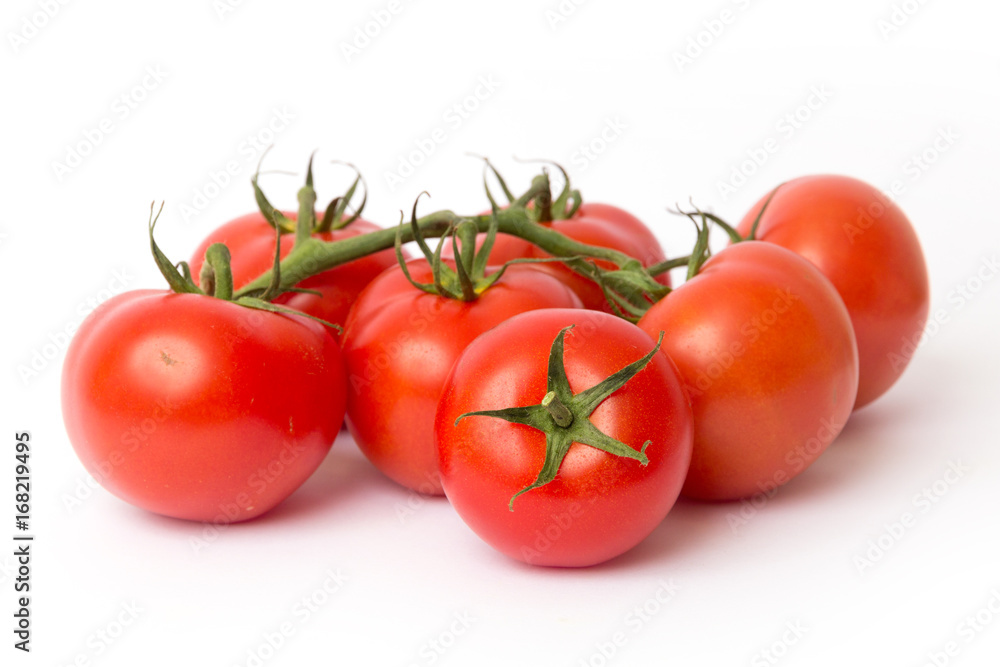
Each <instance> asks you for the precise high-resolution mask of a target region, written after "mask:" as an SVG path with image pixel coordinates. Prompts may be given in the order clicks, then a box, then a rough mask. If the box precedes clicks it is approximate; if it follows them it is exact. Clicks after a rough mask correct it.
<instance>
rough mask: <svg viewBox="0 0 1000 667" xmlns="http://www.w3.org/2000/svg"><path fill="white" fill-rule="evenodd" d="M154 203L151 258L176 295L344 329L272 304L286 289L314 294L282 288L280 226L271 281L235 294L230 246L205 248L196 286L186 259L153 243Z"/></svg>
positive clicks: (277, 232) (214, 244)
mask: <svg viewBox="0 0 1000 667" xmlns="http://www.w3.org/2000/svg"><path fill="white" fill-rule="evenodd" d="M154 206H155V204H151V205H150V207H149V245H150V249H151V250H152V252H153V259H154V261H155V262H156V266H157V267H158V268H159V269H160V273H161V274H163V277H164V278H165V279H166V280H167V284H168V285H169V286H170V289H171V290H173V291H174V292H176V293H178V294H200V295H202V296H207V297H212V298H216V299H222V300H223V301H229V302H230V303H235V304H237V305H239V306H244V307H246V308H255V309H257V310H266V311H268V312H272V313H283V314H285V315H298V316H300V317H307V318H309V319H311V320H316V321H317V322H319V323H321V324H325V325H326V326H328V327H331V328H333V329H336V330H337V332H338V333H340V332H342V331H343V330H342V329H341V327H339V326H338V325H336V324H332V323H330V322H327V321H326V320H321V319H319V318H318V317H313V316H312V315H307V314H306V313H303V312H300V311H297V310H293V309H291V308H286V307H284V306H279V305H277V304H274V303H271V300H272V299H274V298H276V297H277V296H279V295H280V294H283V293H285V292H310V293H313V294H316V293H317V292H314V291H313V290H303V289H297V288H282V287H281V230H280V229H279V228H277V227H275V235H276V237H277V244H276V247H275V251H274V266H273V268H272V273H271V281H270V283H269V284H268V285H267V287H265V288H261V289H256V290H252V291H250V292H248V293H246V294H242V295H239V296H237V295H235V294H234V292H233V270H232V265H231V255H230V253H229V248H228V247H226V245H225V244H223V243H213V244H212V245H210V246H209V247H208V249H207V250H206V251H205V263H204V264H203V265H202V267H201V274H200V275H199V277H198V278H199V280H198V282H199V283H200V286H199V284H198V283H195V281H194V278H193V277H192V275H191V267H190V266H189V265H188V263H187V262H179V263H177V264H174V263H173V262H171V261H170V259H168V258H167V256H166V255H165V254H164V253H163V251H162V250H160V247H159V246H158V245H157V244H156V239H155V238H154V236H153V231H154V230H155V228H156V222H157V221H158V220H159V219H160V214H161V213H162V212H163V204H160V208H159V210H158V211H156V215H155V216H154V215H153V209H154Z"/></svg>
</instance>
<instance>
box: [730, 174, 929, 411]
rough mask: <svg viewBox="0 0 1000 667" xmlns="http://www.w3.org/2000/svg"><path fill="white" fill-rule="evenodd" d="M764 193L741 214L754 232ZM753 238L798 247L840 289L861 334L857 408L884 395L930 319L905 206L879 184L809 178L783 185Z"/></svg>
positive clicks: (922, 267) (743, 226)
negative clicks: (892, 198)
mask: <svg viewBox="0 0 1000 667" xmlns="http://www.w3.org/2000/svg"><path fill="white" fill-rule="evenodd" d="M766 200H767V197H766V196H765V197H764V198H762V199H761V201H759V202H757V204H756V205H755V206H754V207H753V208H752V209H750V211H749V212H748V213H747V214H746V216H745V217H744V218H743V221H742V222H741V223H740V225H739V231H740V233H742V234H743V235H744V236H746V235H747V234H749V232H750V229H751V227H752V226H753V221H754V220H755V219H756V218H757V215H758V213H759V212H760V209H761V207H762V206H763V205H764V202H765V201H766ZM756 238H757V239H759V240H761V241H767V242H769V243H775V244H777V245H780V246H782V247H785V248H788V249H789V250H793V251H795V252H797V253H798V254H800V255H802V256H803V257H805V258H806V259H808V260H809V261H810V262H812V263H813V264H815V265H816V266H817V267H818V268H819V270H820V271H822V272H823V275H825V276H826V277H827V278H829V279H830V282H832V283H833V286H834V287H836V288H837V292H839V293H840V296H841V298H842V299H843V300H844V304H845V305H846V306H847V312H849V313H850V314H851V322H852V323H853V325H854V333H855V335H856V336H857V339H858V357H859V360H860V368H861V380H860V383H859V386H858V398H857V403H856V404H855V406H854V407H855V408H860V407H861V406H863V405H867V404H868V403H871V402H872V401H874V400H875V399H876V398H878V397H879V396H881V395H882V394H884V393H885V392H886V391H887V390H888V389H889V387H891V386H892V385H893V384H894V383H895V382H896V380H898V379H899V376H900V375H902V373H903V371H904V370H905V369H906V366H907V364H908V363H909V361H910V354H909V353H907V350H912V349H913V346H914V345H915V344H916V342H917V341H918V340H919V338H920V335H921V333H922V332H923V330H924V325H925V324H926V323H927V314H928V311H929V310H930V288H929V285H928V280H927V265H926V263H925V262H924V255H923V251H922V250H921V249H920V241H919V240H918V239H917V234H916V232H915V231H914V230H913V226H912V225H911V224H910V221H909V220H908V219H907V217H906V215H905V214H904V213H903V211H902V210H901V209H900V208H899V207H898V206H897V205H896V204H895V203H893V202H892V201H890V200H889V199H888V198H887V197H886V196H885V195H884V194H882V193H881V192H879V190H878V189H877V188H874V187H872V186H871V185H868V184H867V183H865V182H863V181H859V180H857V179H854V178H849V177H847V176H830V175H826V176H804V177H802V178H796V179H795V180H792V181H789V182H787V183H784V184H782V185H781V186H780V187H779V188H778V189H777V192H775V194H774V197H773V198H772V199H771V201H770V203H769V204H768V206H767V208H766V209H765V211H764V215H763V216H762V217H761V219H760V223H759V225H758V227H757V233H756Z"/></svg>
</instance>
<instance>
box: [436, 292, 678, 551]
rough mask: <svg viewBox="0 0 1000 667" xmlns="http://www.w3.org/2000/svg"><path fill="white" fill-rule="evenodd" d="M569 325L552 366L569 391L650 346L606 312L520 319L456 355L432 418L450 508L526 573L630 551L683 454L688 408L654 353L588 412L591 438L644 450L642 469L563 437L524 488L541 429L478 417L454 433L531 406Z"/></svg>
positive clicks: (664, 506) (664, 504) (666, 495)
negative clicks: (558, 364)
mask: <svg viewBox="0 0 1000 667" xmlns="http://www.w3.org/2000/svg"><path fill="white" fill-rule="evenodd" d="M568 325H576V326H575V327H574V328H572V329H569V330H568V331H566V332H565V334H564V335H565V349H564V350H563V351H562V354H561V358H562V363H563V365H564V368H565V377H566V379H567V380H568V383H569V389H570V390H571V391H572V393H573V394H574V395H576V394H580V393H581V392H583V391H585V390H588V389H590V388H591V387H593V386H595V385H597V384H598V383H600V382H601V381H603V380H604V379H605V378H607V377H608V376H610V375H611V374H613V373H615V372H616V371H619V370H620V369H622V368H624V367H625V366H627V365H628V364H631V363H633V362H636V361H637V360H639V359H640V358H642V357H643V355H646V354H649V353H651V352H652V351H653V350H654V349H655V347H654V345H655V343H654V340H653V339H652V338H650V336H649V335H647V334H646V333H644V332H643V331H642V330H641V329H639V328H638V327H636V326H635V325H634V324H630V323H629V322H627V321H625V320H622V319H620V318H617V317H614V316H612V315H608V314H605V313H600V312H588V311H575V310H565V309H557V310H553V309H550V310H536V311H532V312H529V313H524V314H522V315H518V316H516V317H513V318H511V319H510V320H508V321H506V322H504V323H503V324H501V325H499V326H497V327H496V328H495V329H492V330H491V331H488V332H487V333H484V334H483V335H481V336H480V337H479V338H477V339H476V340H475V341H473V342H472V343H471V344H470V345H469V346H468V348H466V350H465V352H463V353H462V356H461V357H459V359H458V361H457V362H456V363H455V366H454V368H453V370H452V372H451V374H450V376H449V378H448V381H447V383H446V385H445V390H444V393H443V394H442V396H441V401H440V405H439V406H438V411H437V416H436V419H435V432H436V438H437V444H438V455H439V458H440V467H441V481H442V484H443V486H444V491H445V494H446V495H447V496H448V499H449V500H450V501H451V504H452V505H453V506H454V508H455V510H456V511H457V512H458V514H459V515H460V516H461V517H462V519H463V520H464V521H465V523H467V524H468V525H469V527H470V528H472V530H473V531H475V533H476V534H477V535H479V537H481V538H482V539H483V540H485V541H486V542H487V543H489V544H490V545H491V546H492V547H494V548H495V549H497V550H498V551H500V552H502V553H504V554H507V555H508V556H510V557H512V558H516V559H518V560H522V561H525V562H528V563H531V564H536V565H555V566H587V565H593V564H596V563H600V562H603V561H606V560H608V559H610V558H613V557H615V556H617V555H619V554H621V553H624V552H625V551H627V550H628V549H630V548H632V547H633V546H635V545H636V544H638V543H639V542H640V541H641V540H643V539H644V538H645V537H646V536H647V535H649V533H650V532H652V530H653V529H654V528H655V527H656V526H657V525H658V524H659V523H660V522H661V521H662V520H663V518H664V517H665V516H666V514H667V512H669V511H670V509H671V507H672V506H673V504H674V502H675V500H676V499H677V496H678V494H679V493H680V490H681V485H682V484H683V482H684V476H685V474H686V472H687V468H688V463H689V461H690V458H691V447H692V444H691V442H692V430H693V427H692V414H691V405H690V402H689V400H688V397H687V395H686V394H685V391H684V387H683V383H682V381H681V379H680V376H679V375H678V372H677V369H676V368H675V367H674V365H673V364H672V363H671V362H670V360H669V359H668V358H667V356H666V355H663V354H659V353H655V354H652V355H651V359H650V360H649V363H648V364H647V365H646V366H645V367H644V368H643V369H642V370H640V371H638V373H636V374H635V375H634V376H633V377H632V378H631V379H629V380H628V381H627V382H626V383H625V384H624V386H622V387H621V388H620V389H618V390H617V391H614V393H612V394H611V395H610V396H608V397H607V398H604V399H603V400H602V401H601V402H600V403H599V404H597V407H596V409H594V410H593V412H592V413H589V414H590V416H589V420H590V422H591V423H592V424H593V426H594V427H596V428H597V430H599V431H601V432H603V433H604V434H606V436H609V437H610V438H613V439H615V440H618V441H619V442H620V443H623V444H624V446H625V447H626V448H630V449H631V450H632V451H633V453H634V454H637V453H638V452H640V451H642V452H644V453H645V455H646V457H647V458H648V462H647V463H646V464H645V465H643V464H642V463H641V462H640V461H638V460H634V459H632V458H626V457H623V456H617V455H615V454H613V453H610V452H609V451H607V450H605V449H599V448H597V447H595V446H591V445H590V444H583V443H581V442H580V441H579V440H576V439H575V437H576V436H575V435H574V434H572V433H570V434H568V435H567V437H566V439H567V444H568V450H562V451H565V458H563V459H562V461H561V464H559V467H558V474H556V475H555V477H554V478H553V479H552V481H550V482H548V483H545V484H543V485H541V486H537V487H536V488H530V490H527V491H524V489H525V488H527V487H530V486H531V485H532V484H533V482H535V480H536V477H537V476H538V475H539V473H540V471H542V469H543V466H544V465H545V463H546V435H545V434H544V433H543V432H542V431H540V430H537V429H536V428H533V427H531V426H528V425H525V424H523V423H510V422H508V421H504V420H503V419H498V418H495V417H489V416H482V415H475V416H466V417H464V418H463V419H462V420H461V421H459V422H458V424H457V425H456V423H455V422H456V420H457V419H458V418H459V417H460V416H461V415H463V414H466V413H469V412H474V411H482V410H500V409H503V408H508V407H523V406H532V405H538V404H539V403H540V402H542V399H543V397H545V396H546V393H547V391H548V390H549V379H548V375H549V374H548V369H549V361H548V360H549V357H550V348H552V347H553V340H554V339H555V338H556V337H557V335H559V334H560V330H562V329H564V328H565V327H567V326H568ZM553 354H558V352H557V351H553ZM583 412H584V413H585V414H584V415H582V416H586V414H588V413H587V411H586V410H584V411H583ZM543 416H544V417H547V415H544V413H543ZM580 419H581V415H577V416H576V418H575V419H574V420H573V421H572V422H571V423H570V424H569V426H568V427H567V428H571V427H572V426H573V425H575V424H577V423H578V422H579V421H580ZM552 421H553V422H554V421H555V420H554V419H553V420H552ZM556 431H557V432H558V429H556ZM647 441H648V445H644V443H647ZM570 443H571V444H570ZM519 491H521V493H520V495H517V497H516V498H514V499H513V502H512V500H511V499H512V496H514V495H515V494H518V493H519Z"/></svg>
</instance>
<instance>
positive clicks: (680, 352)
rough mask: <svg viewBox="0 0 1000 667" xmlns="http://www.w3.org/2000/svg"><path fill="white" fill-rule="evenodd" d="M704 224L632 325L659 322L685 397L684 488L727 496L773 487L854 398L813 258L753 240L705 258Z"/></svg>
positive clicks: (846, 335)
mask: <svg viewBox="0 0 1000 667" xmlns="http://www.w3.org/2000/svg"><path fill="white" fill-rule="evenodd" d="M707 232H708V226H707V224H706V226H705V227H704V228H702V230H701V232H700V234H699V237H700V240H699V246H698V248H696V252H695V253H694V254H693V256H692V264H691V267H690V271H689V275H690V277H689V279H688V280H687V282H685V283H684V284H682V285H680V286H679V287H677V288H675V289H674V290H673V291H672V292H671V293H670V294H668V295H667V296H666V297H664V298H663V299H662V300H661V301H659V302H658V303H656V304H655V305H653V306H652V307H651V308H650V309H649V310H648V311H647V312H646V314H645V315H643V317H642V318H641V319H640V320H639V327H640V328H642V329H643V330H644V331H646V333H648V334H650V335H653V334H654V333H656V332H658V331H666V332H667V336H666V338H665V339H664V341H663V346H662V348H661V349H662V351H663V352H664V354H666V355H667V356H668V357H670V358H671V359H672V360H673V361H674V363H676V364H677V368H678V369H679V371H680V374H681V376H682V377H683V378H684V382H685V385H686V386H687V389H688V392H689V394H690V396H691V404H692V407H693V410H694V420H695V421H694V423H695V430H694V453H693V456H692V459H691V469H690V471H689V472H688V477H687V480H686V481H685V482H684V490H683V494H684V495H686V496H688V497H692V498H699V499H704V500H734V499H738V498H743V497H747V496H752V495H755V494H759V493H771V492H773V490H774V489H775V488H777V487H778V486H781V485H782V484H786V483H787V482H789V481H790V480H791V479H792V478H794V477H795V476H796V475H798V474H800V473H801V472H803V471H804V470H805V469H806V468H808V467H809V466H810V465H811V464H812V463H813V462H814V461H815V460H816V459H817V458H818V457H819V455H820V454H821V453H822V452H823V451H824V450H825V449H826V448H827V446H828V445H829V444H830V443H831V442H832V441H833V440H834V438H836V436H837V435H838V434H839V433H840V431H841V429H842V428H843V427H844V424H845V423H846V421H847V418H848V417H849V416H850V413H851V410H852V409H853V407H854V402H855V397H856V395H857V391H858V352H857V344H856V342H855V338H854V330H853V328H852V327H851V320H850V316H849V314H848V312H847V309H846V308H845V306H844V303H843V301H842V300H841V299H840V296H839V295H838V294H837V291H836V289H835V288H834V286H833V285H832V284H831V283H830V281H829V280H827V279H826V277H824V276H823V274H822V273H820V271H819V270H818V269H817V268H816V267H815V266H813V265H812V264H811V263H809V262H808V261H807V260H805V259H804V258H802V257H800V256H799V255H797V254H795V253H793V252H791V251H790V250H786V249H785V248H782V247H780V246H777V245H774V244H770V243H763V242H760V241H745V242H741V243H737V244H734V245H731V246H729V247H727V248H725V249H724V250H723V251H722V252H720V253H718V254H717V255H715V256H713V257H711V258H710V259H708V260H707V261H705V257H706V256H707V253H706V252H705V249H706V248H707ZM699 248H700V249H699ZM702 263H703V264H702Z"/></svg>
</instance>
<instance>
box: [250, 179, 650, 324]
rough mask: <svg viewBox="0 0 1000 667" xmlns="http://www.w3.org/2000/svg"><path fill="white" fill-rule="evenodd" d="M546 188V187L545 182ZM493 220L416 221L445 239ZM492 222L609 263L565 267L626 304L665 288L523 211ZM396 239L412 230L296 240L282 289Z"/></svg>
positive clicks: (432, 217)
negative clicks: (605, 266)
mask: <svg viewBox="0 0 1000 667" xmlns="http://www.w3.org/2000/svg"><path fill="white" fill-rule="evenodd" d="M540 185H541V184H540ZM544 186H545V187H547V183H546V184H544ZM492 219H493V215H477V216H470V217H463V216H459V215H456V214H455V213H453V212H452V211H437V212H435V213H431V214H429V215H426V216H423V217H422V218H420V219H418V220H417V221H416V224H415V226H416V227H418V228H419V232H420V233H421V234H422V235H423V236H424V237H427V238H433V237H441V236H444V235H446V234H447V233H448V232H449V231H450V230H452V229H453V228H455V227H458V225H459V224H461V223H462V222H465V221H469V222H472V223H474V224H475V226H476V231H477V232H478V233H482V232H486V231H488V230H489V227H490V223H491V220H492ZM496 224H497V231H499V232H501V233H503V234H510V235H512V236H518V237H520V238H523V239H525V240H526V241H529V242H531V243H534V244H535V245H537V246H538V247H540V248H541V249H542V250H544V251H545V252H547V253H549V254H550V255H553V256H555V257H566V258H571V257H572V258H576V257H590V258H594V259H603V260H607V261H609V262H611V263H612V264H614V265H615V266H616V267H617V269H616V270H609V271H606V270H603V269H600V268H598V267H597V266H596V265H594V263H593V262H587V261H585V260H581V259H572V260H568V261H567V264H568V265H569V266H570V267H571V268H573V269H574V270H576V271H578V272H579V273H581V274H583V275H585V276H587V277H589V278H591V279H593V280H599V281H600V282H601V283H602V284H603V285H605V286H607V287H608V288H609V289H610V290H611V291H612V292H615V293H618V294H620V295H621V296H622V297H623V298H624V299H626V300H627V301H628V302H629V303H632V304H635V305H639V306H641V305H642V304H643V303H645V304H646V305H648V304H649V298H650V297H652V298H653V299H654V300H656V299H659V298H661V297H662V296H663V295H665V294H666V292H667V290H668V288H666V287H664V286H663V285H661V284H660V283H658V282H656V281H655V280H653V279H652V277H651V276H650V275H649V274H648V273H647V272H646V270H645V269H643V267H642V265H641V263H640V262H639V260H637V259H635V258H633V257H630V256H629V255H626V254H624V253H622V252H619V251H617V250H612V249H610V248H603V247H600V246H590V245H586V244H583V243H579V242H577V241H574V240H573V239H570V238H569V237H567V236H565V235H563V234H561V233H559V232H557V231H554V230H552V229H549V228H547V227H544V226H542V225H537V224H534V223H532V222H531V220H530V219H529V217H528V215H527V212H526V211H525V209H524V208H523V207H510V208H507V209H503V210H500V211H497V212H496ZM397 235H398V236H399V238H400V242H401V243H408V242H410V241H413V240H414V238H415V237H414V231H413V227H412V226H403V227H401V228H399V229H383V230H379V231H376V232H370V233H368V234H362V235H359V236H354V237H351V238H347V239H343V240H340V241H333V242H324V241H320V240H318V239H315V238H306V239H304V240H302V241H299V242H297V243H296V244H295V247H294V248H292V251H291V252H290V253H289V254H288V256H287V257H285V259H284V260H283V261H282V262H281V272H280V276H281V282H280V287H281V288H282V289H288V288H290V287H292V286H294V285H297V284H298V283H300V282H302V281H303V280H305V279H306V278H309V277H311V276H313V275H316V274H318V273H321V272H323V271H326V270H328V269H331V268H333V267H335V266H339V265H341V264H345V263H347V262H350V261H352V260H355V259H359V258H361V257H365V256H367V255H370V254H372V253H375V252H378V251H380V250H386V249H388V248H393V247H394V246H395V244H396V238H397ZM271 278H272V272H271V271H268V272H267V273H265V274H263V275H261V276H260V277H258V278H257V279H256V280H254V281H253V282H251V283H249V284H247V285H245V286H244V287H242V288H241V289H240V290H238V291H237V292H236V293H235V294H234V297H235V298H239V297H241V296H246V295H249V294H254V293H259V292H260V290H263V289H265V288H266V287H267V286H268V285H269V284H270V282H271Z"/></svg>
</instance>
